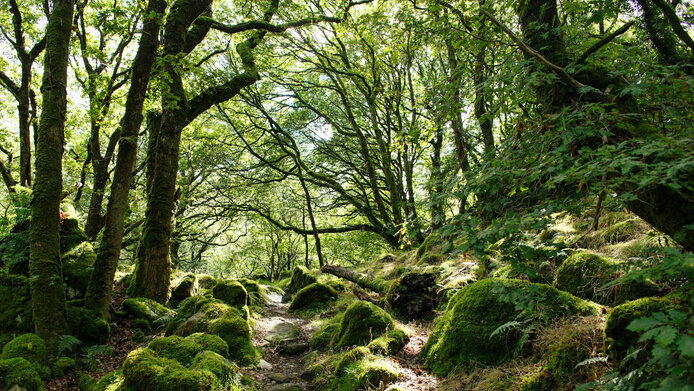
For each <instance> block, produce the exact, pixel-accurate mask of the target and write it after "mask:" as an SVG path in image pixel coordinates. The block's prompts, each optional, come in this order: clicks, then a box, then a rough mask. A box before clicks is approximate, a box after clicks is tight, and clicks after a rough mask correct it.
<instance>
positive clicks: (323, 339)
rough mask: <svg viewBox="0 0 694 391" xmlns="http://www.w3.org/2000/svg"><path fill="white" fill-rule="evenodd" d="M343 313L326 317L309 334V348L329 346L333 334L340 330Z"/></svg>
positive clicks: (315, 348)
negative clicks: (323, 321) (311, 333)
mask: <svg viewBox="0 0 694 391" xmlns="http://www.w3.org/2000/svg"><path fill="white" fill-rule="evenodd" d="M342 316H343V313H340V314H337V315H336V316H334V317H332V318H330V319H328V320H327V321H325V323H323V324H322V325H321V326H320V327H319V328H318V329H316V331H315V332H314V333H313V335H312V336H311V340H310V345H311V349H314V350H323V349H327V348H328V347H330V346H331V344H332V342H333V340H334V339H335V336H336V335H337V333H338V332H339V331H340V324H341V323H342Z"/></svg>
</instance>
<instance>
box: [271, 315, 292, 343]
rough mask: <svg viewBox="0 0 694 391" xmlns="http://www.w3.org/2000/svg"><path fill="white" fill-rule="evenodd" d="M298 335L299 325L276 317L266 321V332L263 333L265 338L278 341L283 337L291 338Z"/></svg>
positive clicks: (283, 338)
mask: <svg viewBox="0 0 694 391" xmlns="http://www.w3.org/2000/svg"><path fill="white" fill-rule="evenodd" d="M299 335H301V327H299V326H297V325H295V324H293V323H289V322H285V321H284V320H282V319H279V318H278V319H274V320H272V321H270V322H269V323H268V332H267V334H266V335H265V340H266V341H268V342H273V341H275V342H278V341H282V340H285V339H293V338H296V337H298V336H299Z"/></svg>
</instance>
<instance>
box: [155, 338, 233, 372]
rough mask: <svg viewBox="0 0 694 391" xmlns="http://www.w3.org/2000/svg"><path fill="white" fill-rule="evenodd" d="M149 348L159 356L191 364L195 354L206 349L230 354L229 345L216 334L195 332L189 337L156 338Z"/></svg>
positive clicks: (221, 353)
mask: <svg viewBox="0 0 694 391" xmlns="http://www.w3.org/2000/svg"><path fill="white" fill-rule="evenodd" d="M149 349H151V350H152V351H154V352H156V353H157V354H158V355H159V357H165V358H170V359H172V360H176V361H178V362H179V363H181V364H183V365H186V366H188V365H190V364H191V363H192V362H193V358H195V356H196V355H197V354H198V353H200V352H202V351H205V350H208V351H212V352H215V353H217V354H220V355H222V356H224V357H227V356H228V355H229V346H228V345H227V344H226V342H224V341H223V340H222V339H221V338H220V337H218V336H216V335H209V334H202V333H195V334H192V335H190V336H188V337H185V338H183V337H179V336H177V335H174V336H171V337H162V338H156V339H155V340H153V341H152V342H151V343H150V344H149Z"/></svg>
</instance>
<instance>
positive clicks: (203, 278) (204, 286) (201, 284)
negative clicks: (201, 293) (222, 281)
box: [196, 274, 217, 290]
mask: <svg viewBox="0 0 694 391" xmlns="http://www.w3.org/2000/svg"><path fill="white" fill-rule="evenodd" d="M196 277H197V280H198V288H200V289H201V290H210V289H212V288H214V286H215V285H217V280H216V279H215V278H214V277H212V276H210V275H209V274H198V275H197V276H196Z"/></svg>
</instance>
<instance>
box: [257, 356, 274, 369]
mask: <svg viewBox="0 0 694 391" xmlns="http://www.w3.org/2000/svg"><path fill="white" fill-rule="evenodd" d="M258 367H259V368H260V369H262V370H264V371H269V370H271V369H272V364H270V363H269V362H267V361H265V360H263V359H262V358H261V359H260V362H259V363H258Z"/></svg>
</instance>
